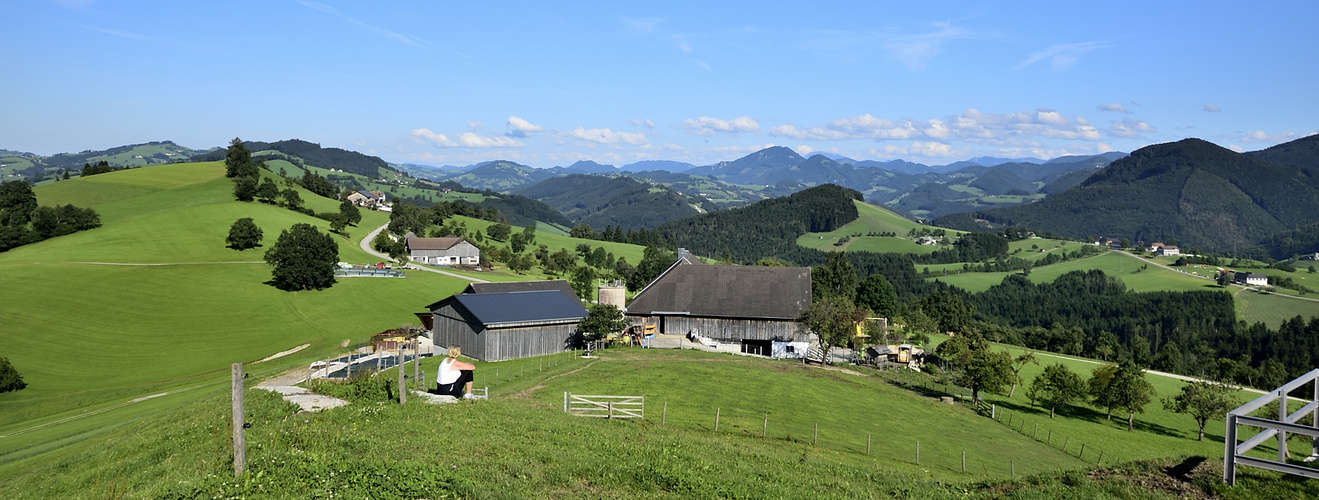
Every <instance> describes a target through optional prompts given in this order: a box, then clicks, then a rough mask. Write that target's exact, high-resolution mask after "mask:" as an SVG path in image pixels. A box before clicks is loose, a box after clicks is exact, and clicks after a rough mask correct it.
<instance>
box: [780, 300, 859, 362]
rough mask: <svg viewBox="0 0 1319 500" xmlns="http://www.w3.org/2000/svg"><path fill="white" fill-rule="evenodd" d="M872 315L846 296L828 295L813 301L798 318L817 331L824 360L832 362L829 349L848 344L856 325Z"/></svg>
mask: <svg viewBox="0 0 1319 500" xmlns="http://www.w3.org/2000/svg"><path fill="white" fill-rule="evenodd" d="M868 316H870V311H867V310H866V309H865V308H863V307H856V305H854V304H852V301H851V300H848V299H847V298H846V297H838V296H833V297H828V298H825V299H821V300H816V301H813V302H812V303H811V305H810V307H807V308H806V310H805V311H802V314H801V317H800V318H798V319H797V321H798V322H799V323H801V324H802V326H804V327H806V328H807V329H809V330H811V331H812V332H815V335H816V337H817V338H818V339H819V345H820V351H821V352H823V353H824V361H825V362H826V363H828V362H830V358H829V351H830V350H831V349H833V348H834V347H837V346H844V345H847V342H848V341H849V340H851V339H852V337H855V336H856V325H857V323H860V322H862V321H864V320H865V319H866V317H868Z"/></svg>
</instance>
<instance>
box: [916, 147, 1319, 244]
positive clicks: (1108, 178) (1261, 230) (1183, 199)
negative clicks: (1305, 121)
mask: <svg viewBox="0 0 1319 500" xmlns="http://www.w3.org/2000/svg"><path fill="white" fill-rule="evenodd" d="M1315 221H1319V135H1316V136H1310V137H1306V138H1302V139H1298V140H1296V141H1292V142H1289V143H1286V144H1280V145H1277V146H1274V147H1272V148H1269V149H1265V150H1262V151H1256V152H1251V153H1237V152H1234V151H1231V150H1229V149H1226V148H1223V147H1220V146H1217V145H1214V144H1212V143H1209V142H1206V141H1203V140H1200V139H1185V140H1181V141H1177V142H1172V143H1167V144H1157V145H1154V146H1149V147H1145V148H1142V149H1140V150H1137V151H1135V152H1133V153H1132V154H1131V155H1130V156H1127V157H1126V158H1122V159H1119V160H1117V161H1114V162H1113V163H1112V164H1110V165H1108V166H1107V167H1106V168H1104V169H1102V170H1100V171H1098V172H1097V173H1095V174H1094V175H1091V176H1089V177H1088V178H1087V179H1085V180H1084V181H1083V182H1080V183H1079V184H1077V185H1076V186H1074V187H1071V188H1068V189H1065V190H1062V191H1061V192H1057V193H1056V194H1054V195H1052V196H1049V197H1047V198H1044V199H1043V200H1041V201H1038V202H1036V203H1031V204H1029V205H1022V206H1016V207H1008V208H999V209H992V210H978V211H973V212H970V213H965V214H955V215H949V216H946V217H943V218H940V219H938V220H936V221H935V223H936V224H938V225H941V226H946V227H954V228H957V229H968V230H985V229H987V228H998V227H1003V226H1019V227H1028V228H1031V229H1035V230H1045V231H1050V232H1054V233H1057V234H1061V235H1064V236H1070V237H1074V238H1087V237H1113V238H1128V239H1130V240H1131V241H1133V242H1135V241H1144V242H1147V243H1149V242H1155V241H1162V242H1165V243H1169V242H1174V243H1176V244H1179V245H1180V246H1182V247H1188V248H1192V249H1194V248H1198V249H1203V250H1206V251H1217V252H1230V251H1232V250H1234V249H1238V250H1240V249H1243V248H1248V247H1252V246H1254V245H1256V244H1257V243H1259V242H1261V241H1263V240H1265V239H1267V238H1269V237H1270V236H1271V235H1274V234H1276V233H1281V232H1285V231H1291V230H1295V229H1298V228H1301V227H1303V226H1306V225H1309V224H1312V223H1314V222H1315ZM1314 250H1315V249H1309V250H1307V251H1310V252H1313V251H1314Z"/></svg>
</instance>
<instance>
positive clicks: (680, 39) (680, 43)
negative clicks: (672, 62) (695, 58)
mask: <svg viewBox="0 0 1319 500" xmlns="http://www.w3.org/2000/svg"><path fill="white" fill-rule="evenodd" d="M669 39H671V40H673V44H674V45H676V46H677V47H678V50H681V51H683V52H691V51H692V44H690V43H687V37H685V36H682V34H681V33H674V34H672V35H669Z"/></svg>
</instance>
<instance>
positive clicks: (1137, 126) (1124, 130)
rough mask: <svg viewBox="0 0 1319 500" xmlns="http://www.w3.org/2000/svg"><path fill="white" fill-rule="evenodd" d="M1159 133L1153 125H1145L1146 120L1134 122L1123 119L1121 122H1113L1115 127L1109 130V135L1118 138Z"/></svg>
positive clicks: (1129, 119)
mask: <svg viewBox="0 0 1319 500" xmlns="http://www.w3.org/2000/svg"><path fill="white" fill-rule="evenodd" d="M1153 132H1158V130H1156V129H1155V128H1154V127H1153V126H1152V125H1150V124H1148V123H1145V120H1133V119H1131V118H1123V119H1122V121H1121V122H1113V126H1112V127H1110V128H1109V129H1108V133H1109V134H1112V135H1115V136H1118V137H1135V136H1138V135H1140V134H1146V133H1153Z"/></svg>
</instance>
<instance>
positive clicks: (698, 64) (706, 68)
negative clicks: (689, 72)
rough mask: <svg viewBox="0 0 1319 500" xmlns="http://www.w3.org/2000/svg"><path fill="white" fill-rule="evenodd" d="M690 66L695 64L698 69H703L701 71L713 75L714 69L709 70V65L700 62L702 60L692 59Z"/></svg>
mask: <svg viewBox="0 0 1319 500" xmlns="http://www.w3.org/2000/svg"><path fill="white" fill-rule="evenodd" d="M692 64H695V65H696V66H697V67H699V68H701V69H703V70H706V71H709V72H711V73H714V68H711V67H710V65H709V64H706V62H705V61H702V60H700V59H692Z"/></svg>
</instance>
